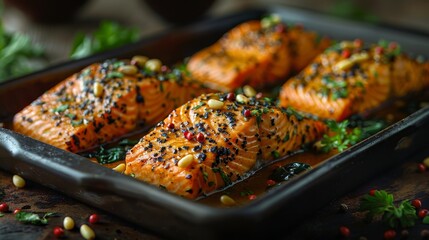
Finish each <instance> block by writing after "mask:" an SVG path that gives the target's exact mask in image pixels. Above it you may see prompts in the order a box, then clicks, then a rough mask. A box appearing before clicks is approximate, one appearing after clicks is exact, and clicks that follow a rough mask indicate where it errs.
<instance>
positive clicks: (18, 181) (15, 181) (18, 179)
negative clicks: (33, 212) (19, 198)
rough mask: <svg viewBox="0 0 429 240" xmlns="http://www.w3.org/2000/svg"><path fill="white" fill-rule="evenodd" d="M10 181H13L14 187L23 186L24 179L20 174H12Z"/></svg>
mask: <svg viewBox="0 0 429 240" xmlns="http://www.w3.org/2000/svg"><path fill="white" fill-rule="evenodd" d="M12 182H13V185H15V187H17V188H23V187H25V180H24V178H22V177H21V176H18V175H13V177H12Z"/></svg>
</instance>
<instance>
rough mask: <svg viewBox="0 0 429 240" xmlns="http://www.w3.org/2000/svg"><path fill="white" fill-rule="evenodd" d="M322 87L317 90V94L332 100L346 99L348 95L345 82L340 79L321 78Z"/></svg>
mask: <svg viewBox="0 0 429 240" xmlns="http://www.w3.org/2000/svg"><path fill="white" fill-rule="evenodd" d="M322 83H323V85H322V87H321V89H320V90H319V93H320V94H321V95H322V96H329V95H330V97H331V99H332V100H337V99H340V98H346V97H347V96H348V94H349V92H348V90H347V85H348V84H347V82H346V81H345V80H342V79H339V80H338V79H337V80H335V79H333V78H331V77H330V76H324V77H323V78H322Z"/></svg>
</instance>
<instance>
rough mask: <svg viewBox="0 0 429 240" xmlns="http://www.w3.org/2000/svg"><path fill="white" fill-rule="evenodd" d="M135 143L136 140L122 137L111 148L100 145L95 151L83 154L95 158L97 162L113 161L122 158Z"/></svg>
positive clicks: (106, 162)
mask: <svg viewBox="0 0 429 240" xmlns="http://www.w3.org/2000/svg"><path fill="white" fill-rule="evenodd" d="M137 143H138V141H131V140H129V139H124V140H122V141H120V142H119V143H118V146H115V147H111V148H104V147H103V146H100V148H99V149H98V150H97V151H94V152H90V153H87V154H85V155H84V156H86V157H89V158H95V159H97V162H98V163H101V164H108V163H114V162H117V161H121V160H124V159H125V156H126V154H127V151H128V150H129V149H130V148H131V147H132V146H134V145H136V144H137Z"/></svg>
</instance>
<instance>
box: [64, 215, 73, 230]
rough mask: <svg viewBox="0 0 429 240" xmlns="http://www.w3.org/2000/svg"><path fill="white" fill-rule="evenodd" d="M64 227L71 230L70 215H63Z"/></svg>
mask: <svg viewBox="0 0 429 240" xmlns="http://www.w3.org/2000/svg"><path fill="white" fill-rule="evenodd" d="M63 226H64V229H66V230H72V229H73V228H74V220H73V218H71V217H65V218H64V221H63Z"/></svg>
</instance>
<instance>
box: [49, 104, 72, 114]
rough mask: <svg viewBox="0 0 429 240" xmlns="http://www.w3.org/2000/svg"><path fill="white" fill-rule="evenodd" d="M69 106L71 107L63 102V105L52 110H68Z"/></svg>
mask: <svg viewBox="0 0 429 240" xmlns="http://www.w3.org/2000/svg"><path fill="white" fill-rule="evenodd" d="M68 108H69V105H68V104H63V105H60V106H58V107H56V108H54V109H52V112H54V113H62V112H64V111H65V110H67V109H68Z"/></svg>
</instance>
